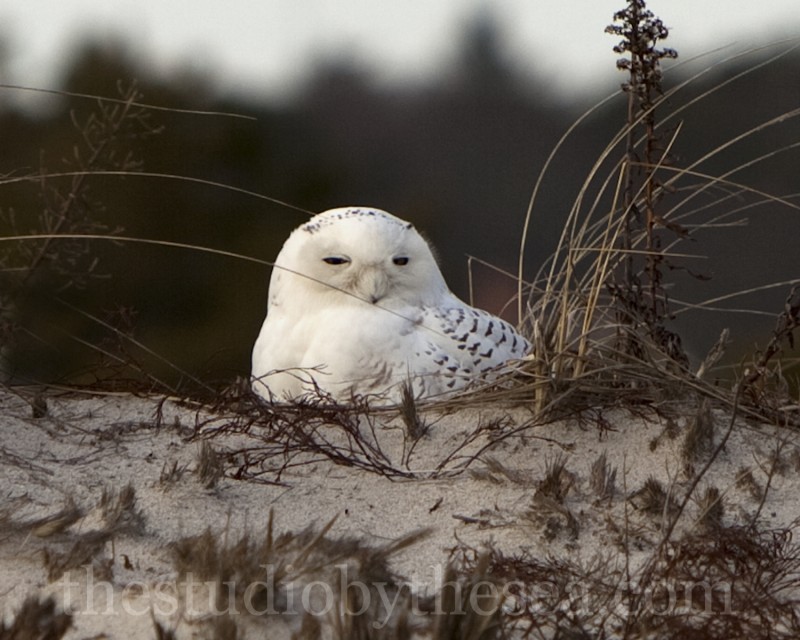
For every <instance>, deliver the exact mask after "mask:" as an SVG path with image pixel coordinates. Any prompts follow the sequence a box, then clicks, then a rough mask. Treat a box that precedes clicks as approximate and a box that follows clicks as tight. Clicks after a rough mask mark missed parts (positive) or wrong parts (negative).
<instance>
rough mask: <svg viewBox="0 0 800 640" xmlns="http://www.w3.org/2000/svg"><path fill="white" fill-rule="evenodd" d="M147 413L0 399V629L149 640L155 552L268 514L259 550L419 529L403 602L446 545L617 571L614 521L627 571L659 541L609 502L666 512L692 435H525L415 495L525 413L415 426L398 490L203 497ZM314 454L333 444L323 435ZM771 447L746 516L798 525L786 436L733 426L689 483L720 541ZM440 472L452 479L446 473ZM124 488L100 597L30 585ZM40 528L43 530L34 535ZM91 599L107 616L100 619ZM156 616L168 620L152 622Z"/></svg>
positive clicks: (168, 428)
mask: <svg viewBox="0 0 800 640" xmlns="http://www.w3.org/2000/svg"><path fill="white" fill-rule="evenodd" d="M158 404H159V399H158V398H136V397H132V396H125V395H119V396H113V395H111V396H109V395H106V396H94V397H89V396H77V395H72V396H69V395H62V396H56V395H54V396H52V397H49V398H48V400H47V405H48V412H47V414H46V415H45V416H44V417H40V418H33V417H32V411H31V407H30V405H29V404H28V403H26V402H24V401H22V400H21V399H20V398H18V397H16V396H14V395H11V394H0V488H2V503H0V507H1V508H3V509H5V510H7V513H6V521H5V522H3V521H2V520H0V568H2V571H1V572H0V614H1V615H3V616H4V619H5V620H6V621H7V622H8V621H9V620H11V619H12V618H13V614H14V612H15V611H16V610H17V609H18V607H19V605H20V603H21V602H22V601H23V600H24V599H25V597H26V596H27V595H29V594H31V593H37V592H38V593H40V594H54V595H55V596H56V599H57V601H58V602H59V603H61V605H62V606H66V607H67V608H68V609H70V610H71V611H72V612H73V613H74V616H75V617H74V619H73V627H72V629H71V630H70V631H69V632H68V634H67V636H66V637H67V638H76V639H77V638H86V637H103V638H114V639H116V638H119V639H126V640H127V639H130V640H137V639H139V638H147V639H150V638H153V637H155V635H154V626H153V621H152V616H151V613H150V611H149V610H148V606H149V603H150V602H151V601H149V600H148V598H147V597H146V596H152V594H153V590H155V589H156V588H157V586H158V585H164V584H170V583H171V582H174V580H175V577H176V574H175V570H174V567H173V565H172V562H171V559H170V553H169V546H170V543H171V542H173V541H175V540H177V539H179V538H181V537H183V536H188V535H196V534H198V533H202V532H203V531H204V530H205V529H206V528H207V527H210V528H211V530H212V531H213V532H214V533H215V534H217V535H218V536H219V539H220V540H221V541H222V540H223V539H224V538H225V536H226V535H227V539H228V541H231V540H235V539H237V538H238V537H239V536H240V535H241V534H242V533H243V532H245V531H248V532H250V533H251V534H253V535H254V537H255V538H257V539H259V538H260V537H261V536H262V535H263V532H264V531H265V527H266V523H267V521H268V517H269V512H270V509H272V510H274V516H275V529H276V534H277V533H280V532H299V531H300V530H302V529H303V528H305V527H307V526H308V525H312V524H313V525H316V527H317V528H321V527H322V526H324V525H325V524H326V523H327V522H328V521H329V520H331V519H332V518H333V517H335V516H338V518H337V520H336V522H335V524H334V525H333V527H332V528H331V530H330V531H329V533H328V536H330V537H334V538H335V537H339V536H355V537H357V538H359V539H360V540H362V541H363V542H364V543H365V544H368V545H375V546H379V545H385V544H387V543H389V542H390V541H392V540H395V539H397V538H399V537H400V536H402V535H405V534H408V533H411V532H412V531H414V530H416V529H419V528H424V527H430V528H432V532H431V534H430V535H429V536H428V537H427V538H425V539H424V540H422V541H420V542H418V543H416V544H415V545H413V546H411V547H410V548H408V549H406V550H404V551H402V552H400V553H399V554H397V555H396V556H393V557H392V568H393V569H394V570H395V571H396V572H398V573H399V574H400V575H402V576H403V577H404V578H405V579H406V580H407V581H408V582H410V583H411V584H412V585H413V586H414V587H415V588H416V589H418V590H420V591H425V590H427V591H428V592H430V591H431V590H432V589H434V588H435V584H436V579H437V575H440V573H441V571H443V569H444V566H445V564H446V562H447V558H448V550H449V549H451V548H453V547H454V546H456V545H457V544H458V543H462V544H467V545H472V546H474V547H476V548H480V547H481V545H483V544H484V543H485V542H491V544H493V545H494V546H496V547H497V548H498V549H501V550H502V551H504V552H506V553H516V552H520V551H527V552H529V553H530V554H532V555H533V556H534V557H544V556H546V555H550V556H555V557H568V558H572V559H576V558H585V559H591V558H592V557H593V556H595V555H596V554H598V553H600V552H602V553H606V554H612V555H614V554H616V555H617V556H618V561H619V562H620V563H622V562H624V559H625V554H624V553H623V552H622V551H621V550H620V548H621V543H622V538H621V534H620V527H621V526H622V523H623V522H624V520H625V517H626V512H627V517H628V518H629V519H630V521H631V523H633V524H635V525H636V531H637V532H638V533H637V538H636V543H635V544H632V545H629V548H628V552H629V557H630V558H631V561H632V562H633V563H634V564H635V563H637V562H640V561H641V559H642V558H645V557H647V556H648V553H649V552H651V551H652V549H653V547H654V545H655V544H656V543H657V542H658V540H659V539H660V527H661V525H662V524H663V523H662V520H661V518H659V517H657V516H653V515H648V514H644V513H641V512H640V511H637V510H636V509H635V508H634V507H633V504H634V503H635V502H636V501H635V500H632V501H629V500H626V499H625V497H626V496H630V495H631V494H633V493H634V491H635V490H637V489H639V488H641V486H642V485H643V483H644V482H645V480H646V479H647V478H648V477H649V476H654V477H656V478H658V479H659V480H661V481H662V482H663V483H664V485H665V486H672V487H673V490H674V493H675V494H676V495H677V496H681V495H683V492H684V491H685V489H686V488H687V487H688V485H689V479H688V478H687V476H686V474H685V473H684V471H683V469H684V462H683V461H682V458H681V454H680V450H681V446H682V444H683V440H684V435H685V432H686V430H687V423H688V420H689V419H691V417H692V416H691V415H690V413H689V412H690V410H689V409H687V415H685V416H683V417H677V418H676V421H675V422H676V425H677V431H676V434H672V437H670V436H669V435H668V434H666V433H665V427H666V420H665V419H662V418H658V417H657V416H656V415H655V414H653V413H648V414H647V415H648V417H647V419H645V418H644V417H641V416H636V415H633V414H631V413H629V412H627V411H624V410H613V411H606V412H604V413H603V418H604V420H605V421H606V423H607V426H608V427H609V428H608V429H606V430H602V431H601V430H600V429H598V427H597V425H596V424H595V423H594V422H593V421H591V420H589V419H587V420H586V421H585V422H583V423H579V422H578V421H577V420H570V421H566V422H556V423H552V424H547V425H540V426H532V427H530V428H529V429H526V430H524V431H522V432H521V433H520V434H519V435H517V436H515V437H510V438H507V439H505V440H503V441H502V442H500V443H499V444H497V445H495V446H493V447H491V448H489V449H488V450H487V451H486V452H485V455H488V456H490V457H491V458H494V459H495V460H497V461H499V462H500V463H501V464H502V465H503V466H504V467H505V468H506V469H507V470H508V471H509V473H508V474H504V473H502V472H499V471H494V472H492V471H490V470H487V465H486V463H485V461H476V462H474V463H473V464H472V465H471V466H470V471H464V472H460V473H457V474H455V475H453V477H439V478H434V479H432V478H430V477H426V476H430V473H429V472H430V470H432V469H435V468H436V467H437V465H438V464H439V462H441V461H442V460H443V459H444V458H445V457H446V456H447V455H448V454H449V453H451V452H452V451H453V450H454V449H456V448H457V447H458V446H459V445H460V443H462V441H463V440H464V438H465V436H467V435H468V434H469V433H471V432H472V431H473V430H474V429H475V427H476V426H477V425H478V424H481V423H486V422H488V421H489V420H491V419H492V418H503V419H504V420H507V421H508V423H507V424H516V425H524V424H527V423H530V422H531V421H532V417H533V416H532V415H531V414H530V412H529V411H527V410H525V409H519V408H518V409H514V410H511V409H508V410H504V409H497V410H494V411H492V412H489V411H485V410H484V411H478V410H468V409H465V410H462V411H459V412H456V413H452V414H450V415H447V416H436V415H427V416H425V418H426V420H427V421H428V422H429V423H431V425H432V426H431V429H430V433H429V434H428V435H427V436H425V437H424V438H423V439H422V440H421V441H420V442H419V443H418V444H417V447H416V449H415V451H414V455H413V456H412V458H411V461H410V464H409V465H408V466H409V468H410V469H411V470H413V471H414V472H415V474H416V476H417V477H416V478H415V479H408V480H395V481H393V480H390V479H387V478H385V477H382V476H381V475H378V474H375V473H369V472H367V471H364V470H359V469H355V468H353V467H348V466H343V465H336V464H333V463H332V462H330V461H327V460H319V461H317V462H315V463H313V464H306V465H303V466H298V467H295V468H293V469H290V470H287V471H286V472H285V473H284V474H283V475H282V477H281V481H282V482H283V483H284V484H283V485H270V484H261V483H256V482H252V481H242V480H235V479H232V478H230V477H225V478H223V479H221V480H220V481H219V482H218V483H217V485H216V486H215V487H214V488H211V489H206V488H204V487H203V486H202V484H201V483H200V481H199V479H198V476H197V475H196V474H194V473H192V470H193V469H194V468H195V467H196V465H197V459H198V450H199V447H200V444H199V442H188V441H187V438H188V436H190V435H191V434H192V432H193V427H194V425H195V421H196V419H197V417H198V413H197V411H196V410H195V409H193V408H190V407H181V406H178V405H176V404H175V403H173V402H166V403H165V404H164V417H163V423H162V424H163V426H161V428H156V427H155V426H154V425H155V414H156V409H157V407H158ZM201 417H204V418H208V417H209V416H206V415H202V416H201ZM587 418H589V416H587ZM714 418H715V432H714V435H715V442H719V441H720V439H721V437H722V435H723V434H724V432H725V429H726V427H727V420H728V419H727V417H726V416H725V415H724V414H723V413H722V412H721V411H719V410H716V411H715V412H714ZM378 423H379V424H378V428H377V438H378V440H379V442H380V444H381V447H382V448H383V449H384V451H385V452H386V453H387V455H388V457H389V460H390V462H391V464H392V465H393V466H394V467H396V468H400V469H402V468H404V465H403V462H402V457H403V436H402V430H401V429H400V428H399V426H398V425H399V422H398V421H396V420H395V421H392V420H391V419H390V416H385V415H384V416H382V417H379V418H378ZM212 424H217V425H219V424H221V423H220V422H216V423H212ZM387 425H388V426H387ZM659 436H661V437H660V440H659V445H658V446H657V447H656V448H655V449H654V450H651V443H652V441H653V439H654V438H657V437H659ZM331 437H332V438H338V436H337V435H336V434H335V433H333V432H332V434H331ZM780 439H788V443H787V444H786V445H785V448H784V450H783V453H782V459H783V460H785V461H786V462H785V465H784V468H782V469H781V470H780V471H779V472H778V473H776V474H774V476H773V478H772V480H771V488H770V491H769V493H768V494H767V501H766V503H765V505H764V507H763V510H762V514H761V516H762V519H763V521H764V523H765V524H766V525H767V526H774V527H781V526H789V525H791V524H792V523H793V521H794V520H795V519H796V518H797V517H798V515H800V474H798V470H797V465H798V460H800V438H799V437H798V435H797V434H796V433H794V432H790V431H789V430H787V429H781V430H778V429H774V428H768V427H763V426H758V425H748V424H745V423H744V422H740V423H738V424H737V426H736V428H735V429H734V431H733V433H732V435H731V437H730V440H729V441H728V443H727V445H726V447H725V449H724V450H723V451H722V453H721V455H720V456H719V458H718V460H717V461H716V462H715V464H714V465H713V467H712V468H711V470H710V472H709V474H708V475H707V476H706V478H704V479H703V482H702V483H701V488H705V487H707V486H710V485H714V486H716V487H717V488H718V489H719V490H720V491H721V492H722V493H723V495H724V504H725V516H724V522H725V523H726V524H732V523H736V522H741V523H745V522H747V521H748V518H749V517H751V516H752V515H753V514H754V513H755V511H756V509H757V508H758V501H757V500H756V499H755V498H754V497H753V496H752V495H751V494H750V492H749V491H748V489H747V487H745V486H737V483H736V475H737V473H738V472H739V471H740V470H741V469H742V468H743V467H749V468H751V469H752V473H753V476H754V478H755V480H756V481H757V482H758V483H760V484H761V485H762V486H763V485H764V484H765V482H766V480H767V474H766V473H765V470H766V469H768V468H769V459H770V455H771V453H772V451H774V448H775V446H776V445H777V443H778V442H779V440H780ZM254 442H256V439H255V438H250V439H246V438H243V437H242V436H220V437H216V438H213V439H212V444H213V446H214V447H215V449H218V450H224V449H236V448H240V447H241V446H242V445H243V444H245V443H246V444H249V445H253V444H254ZM487 443H488V440H487V438H486V436H481V437H480V438H478V440H477V441H476V442H475V443H473V444H471V445H469V446H468V447H467V448H466V449H465V453H470V452H475V451H477V450H478V449H479V448H480V447H483V446H484V445H486V444H487ZM602 452H606V454H607V457H608V461H609V463H610V464H611V465H612V466H614V467H616V468H617V478H616V487H617V489H616V493H615V495H614V497H613V500H611V502H610V504H609V503H607V502H598V501H597V499H596V498H597V497H596V495H594V493H593V492H592V490H591V488H590V484H589V480H590V471H591V465H592V463H593V462H594V461H595V460H596V459H597V457H598V455H599V454H600V453H602ZM557 454H563V455H566V456H568V458H567V463H566V468H567V470H568V471H569V472H570V473H571V474H572V476H571V478H572V482H573V484H572V487H571V490H570V492H569V493H568V495H567V498H566V501H565V503H564V505H565V506H566V508H567V509H569V511H570V512H571V514H572V515H573V516H574V518H575V521H576V522H577V525H578V527H579V531H578V535H577V538H576V537H574V535H572V533H571V532H570V527H569V526H567V519H566V517H565V516H563V515H559V514H558V513H556V512H553V511H548V509H547V508H546V505H543V504H542V503H541V502H536V503H534V493H535V491H536V487H537V483H538V482H539V481H540V480H541V479H542V478H543V477H544V474H545V466H546V462H547V461H548V460H549V461H552V460H553V459H554V456H556V455H557ZM174 463H177V464H178V465H179V466H185V467H186V469H187V470H186V472H185V473H184V474H183V476H182V477H180V478H179V479H178V480H177V481H174V482H161V480H160V479H161V477H162V474H163V473H164V469H165V468H169V467H170V466H171V465H173V464H174ZM457 466H458V462H457V461H455V462H453V463H451V464H450V465H449V466H448V468H449V469H451V470H454V469H455V468H456V467H457ZM227 471H228V472H229V473H233V472H234V471H235V469H231V468H228V469H227ZM509 476H510V477H509ZM128 483H130V484H132V485H133V487H134V488H135V491H136V499H137V501H136V506H137V508H138V509H139V511H140V512H141V514H142V516H143V518H144V527H145V528H144V532H143V533H136V532H135V531H134V532H121V533H119V534H116V535H115V536H114V539H113V545H112V544H111V543H106V545H105V548H104V551H103V552H102V553H101V554H100V560H101V561H103V560H105V566H106V567H107V571H108V572H109V573H108V577H109V578H110V579H109V580H108V581H105V580H103V578H102V576H98V575H97V573H95V574H92V573H91V571H88V570H87V569H85V568H84V569H76V570H73V571H71V572H69V573H68V574H67V575H66V576H65V577H63V578H61V579H59V580H56V581H55V582H53V583H50V582H48V578H47V570H46V569H45V567H44V563H43V551H44V550H45V549H51V550H61V551H64V550H66V549H69V547H70V544H71V541H74V540H75V538H76V536H78V535H82V534H86V533H87V532H89V531H91V530H92V529H93V528H95V527H98V526H99V523H100V522H101V516H100V514H99V511H98V509H96V508H95V507H96V505H97V503H98V501H99V500H100V497H101V494H102V492H103V490H104V489H106V490H108V489H114V490H116V491H119V490H121V488H122V487H124V486H125V485H127V484H128ZM740 485H741V483H740ZM71 504H73V505H74V506H77V507H78V508H79V509H81V510H82V512H83V513H84V516H83V517H81V518H80V519H78V520H76V521H75V522H74V523H72V524H71V525H70V526H69V527H67V528H66V529H64V530H63V531H56V532H50V531H46V530H41V529H42V527H39V530H36V531H35V532H32V531H31V529H32V527H31V526H30V523H31V522H32V521H34V520H36V519H38V518H45V517H49V516H53V515H54V514H56V513H58V512H59V511H61V510H63V509H65V508H68V507H69V506H70V505H71ZM0 515H2V513H0ZM697 516H698V511H697V508H696V505H694V504H690V505H689V507H688V508H687V511H686V514H685V518H684V523H683V524H682V525H681V527H683V528H684V529H685V528H686V527H691V526H692V525H691V523H692V521H693V520H694V519H695V518H696V517H697ZM26 523H27V524H26ZM49 526H50V527H51V528H53V525H52V523H50V525H49ZM46 528H47V527H44V529H46ZM37 534H38V535H37ZM47 534H49V535H47ZM96 560H97V558H96ZM437 572H438V573H437ZM87 580H91V581H92V583H93V584H92V587H91V588H90V589H89V592H90V593H91V596H92V600H91V601H89V600H87V597H88V596H87V591H86V589H87ZM101 583H102V584H101ZM106 595H109V596H110V599H111V601H110V602H108V603H106V602H105V600H104V597H105V596H106ZM67 596H69V600H70V601H69V602H66V599H67ZM165 612H166V613H167V614H172V615H161V614H162V613H165ZM156 613H157V614H158V615H157V616H156V617H158V618H159V619H160V620H162V621H163V622H164V624H165V626H171V627H175V628H176V629H177V632H178V637H204V636H202V629H203V625H202V624H201V623H199V622H196V621H195V623H192V624H190V623H189V622H188V621H187V616H186V615H184V618H183V619H182V620H181V614H180V612H170V611H165V610H157V611H156ZM271 630H273V631H274V634H273V635H270V636H269V637H273V636H274V637H282V636H281V633H285V632H280V631H279V630H278V627H277V626H273V627H271ZM197 634H201V635H199V636H198V635H197Z"/></svg>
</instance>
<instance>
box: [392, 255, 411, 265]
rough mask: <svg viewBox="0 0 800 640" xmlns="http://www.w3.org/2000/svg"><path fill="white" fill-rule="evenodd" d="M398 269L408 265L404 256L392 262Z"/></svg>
mask: <svg viewBox="0 0 800 640" xmlns="http://www.w3.org/2000/svg"><path fill="white" fill-rule="evenodd" d="M392 262H394V263H395V264H396V265H397V266H398V267H404V266H405V265H407V264H408V258H407V257H406V256H399V257H397V258H394V259H393V260H392Z"/></svg>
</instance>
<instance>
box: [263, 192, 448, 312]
mask: <svg viewBox="0 0 800 640" xmlns="http://www.w3.org/2000/svg"><path fill="white" fill-rule="evenodd" d="M281 267H283V268H284V269H288V270H291V272H292V275H293V276H294V277H293V278H292V279H293V280H294V283H293V285H292V286H293V287H302V288H303V289H304V290H305V291H307V292H308V293H311V294H313V295H315V296H319V297H320V300H323V299H330V298H335V299H336V302H337V303H339V302H343V301H344V300H343V299H344V298H349V299H350V301H352V302H355V303H362V304H363V302H367V303H369V304H377V305H380V306H384V307H401V306H403V305H420V304H425V303H426V302H429V301H430V300H433V299H435V298H436V296H439V295H441V293H442V292H443V291H446V290H447V287H446V285H445V283H444V279H443V278H442V275H441V273H440V271H439V267H438V266H437V264H436V261H435V259H434V257H433V254H432V253H431V250H430V248H429V247H428V245H427V243H426V242H425V240H424V239H423V238H422V237H421V236H420V235H419V233H417V231H416V229H414V227H413V225H411V224H410V223H408V222H405V221H403V220H400V219H399V218H396V217H394V216H392V215H390V214H388V213H386V212H383V211H380V210H377V209H366V208H355V207H349V208H344V209H333V210H331V211H326V212H325V213H321V214H319V215H317V216H315V217H314V218H312V219H311V220H310V221H309V222H308V223H306V224H304V225H302V226H301V227H299V228H298V229H296V230H295V231H294V232H293V233H292V235H291V236H290V237H289V239H288V240H287V241H286V244H285V245H284V248H283V250H282V251H281V253H280V255H279V256H278V260H277V261H276V268H278V269H280V268H281ZM298 274H299V275H298Z"/></svg>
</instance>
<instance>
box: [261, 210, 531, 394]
mask: <svg viewBox="0 0 800 640" xmlns="http://www.w3.org/2000/svg"><path fill="white" fill-rule="evenodd" d="M529 351H530V344H529V343H528V341H527V340H525V338H523V337H522V336H521V335H520V334H518V333H517V332H516V331H515V329H514V328H513V327H512V326H511V325H510V324H508V323H507V322H505V321H503V320H501V319H499V318H497V317H495V316H493V315H491V314H489V313H487V312H485V311H482V310H480V309H474V308H472V307H470V306H469V305H467V304H465V303H464V302H462V301H461V300H459V299H458V298H456V297H455V296H454V295H453V294H452V293H451V292H450V291H449V290H448V288H447V285H446V284H445V281H444V278H443V277H442V274H441V272H440V271H439V267H438V265H437V264H436V260H435V259H434V257H433V253H432V252H431V250H430V247H429V246H428V244H427V243H426V242H425V240H424V239H423V238H422V236H420V235H419V233H417V231H416V230H415V229H414V227H413V225H411V224H410V223H408V222H405V221H403V220H401V219H399V218H396V217H395V216H392V215H390V214H388V213H386V212H385V211H380V210H377V209H369V208H358V207H348V208H342V209H332V210H330V211H326V212H324V213H321V214H319V215H317V216H315V217H314V218H312V219H311V220H310V221H309V222H307V223H305V224H303V225H301V226H300V227H298V228H297V229H295V230H294V231H293V232H292V234H291V235H290V236H289V239H288V240H287V241H286V243H285V244H284V246H283V249H281V252H280V254H279V255H278V258H277V260H276V261H275V267H274V268H273V272H272V278H271V280H270V288H269V299H268V304H267V317H266V319H265V320H264V324H263V326H262V328H261V333H260V334H259V336H258V339H257V340H256V343H255V347H254V348H253V363H252V364H253V367H252V375H253V388H254V389H255V391H256V392H257V393H259V394H260V395H262V396H263V397H265V398H269V399H274V400H291V399H295V398H298V397H301V396H303V395H304V394H307V393H309V392H312V391H313V390H314V388H315V386H316V387H319V388H320V389H321V390H323V391H325V392H326V393H329V394H330V395H331V396H333V397H334V398H335V399H338V400H340V401H345V402H346V401H348V400H349V399H350V398H351V397H352V396H353V395H354V394H359V395H367V394H369V395H372V394H375V395H379V396H380V397H381V398H382V399H384V400H388V401H390V402H396V401H398V399H399V397H400V388H401V386H402V384H403V383H404V382H405V381H410V382H411V383H412V388H413V390H414V392H415V395H416V396H417V397H428V396H437V395H440V394H447V393H450V392H453V391H456V390H458V389H462V388H464V387H465V386H467V385H468V384H470V383H471V382H472V381H474V380H475V379H477V378H480V377H482V376H486V375H487V374H489V373H490V372H492V371H494V370H496V368H497V367H498V366H500V365H502V364H503V363H505V362H506V361H508V360H509V359H513V358H521V357H522V356H524V355H525V354H527V353H528V352H529Z"/></svg>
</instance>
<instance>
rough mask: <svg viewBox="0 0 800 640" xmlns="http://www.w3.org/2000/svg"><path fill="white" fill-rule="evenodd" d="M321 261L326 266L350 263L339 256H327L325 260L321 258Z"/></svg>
mask: <svg viewBox="0 0 800 640" xmlns="http://www.w3.org/2000/svg"><path fill="white" fill-rule="evenodd" d="M322 261H323V262H324V263H326V264H333V265H337V264H346V263H348V262H350V261H349V260H348V259H347V258H342V257H340V256H329V257H327V258H323V259H322Z"/></svg>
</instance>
